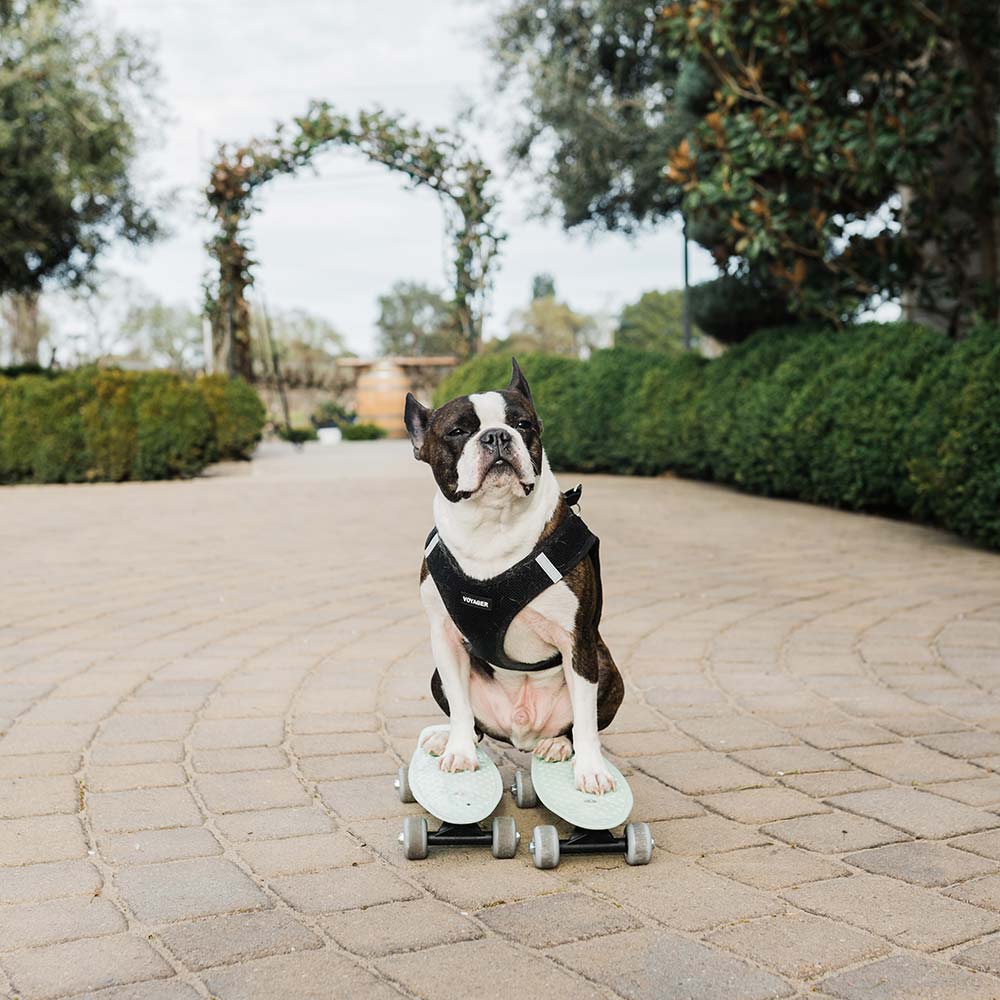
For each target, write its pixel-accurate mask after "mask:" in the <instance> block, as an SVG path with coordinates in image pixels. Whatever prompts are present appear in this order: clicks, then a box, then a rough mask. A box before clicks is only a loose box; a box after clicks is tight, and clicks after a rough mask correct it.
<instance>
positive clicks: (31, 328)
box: [3, 292, 49, 365]
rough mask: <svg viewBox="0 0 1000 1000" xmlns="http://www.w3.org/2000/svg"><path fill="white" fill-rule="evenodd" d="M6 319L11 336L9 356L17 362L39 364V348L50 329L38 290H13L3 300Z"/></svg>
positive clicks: (4, 318)
mask: <svg viewBox="0 0 1000 1000" xmlns="http://www.w3.org/2000/svg"><path fill="white" fill-rule="evenodd" d="M3 323H4V326H6V327H7V330H8V331H9V336H10V357H11V361H12V363H13V364H15V365H35V364H38V362H39V358H38V350H39V348H40V347H41V343H42V340H43V339H44V338H45V336H46V334H47V333H48V332H49V330H48V323H47V322H46V321H45V319H44V317H43V316H42V311H41V308H40V305H39V293H38V292H12V293H11V294H10V295H8V296H7V298H6V299H5V300H4V303H3Z"/></svg>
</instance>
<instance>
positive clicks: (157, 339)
mask: <svg viewBox="0 0 1000 1000" xmlns="http://www.w3.org/2000/svg"><path fill="white" fill-rule="evenodd" d="M201 323H202V319H201V316H200V315H199V314H198V313H197V312H195V311H194V310H193V309H190V308H188V307H187V306H184V305H177V304H174V305H168V304H166V303H164V302H159V301H157V300H155V299H153V300H152V301H150V300H149V298H148V297H144V301H143V303H142V304H141V305H139V304H136V305H133V306H131V307H130V308H129V310H128V312H127V313H126V314H125V320H124V323H123V324H122V333H123V335H124V336H125V337H126V338H127V339H128V340H129V341H130V342H131V343H132V347H133V351H134V352H135V353H136V355H138V356H139V357H142V358H146V359H148V360H149V361H150V362H151V363H152V364H153V365H155V366H156V367H158V368H171V369H173V370H174V371H179V372H191V371H198V370H199V369H201V368H203V367H204V365H205V347H204V343H205V342H204V337H203V335H202V329H201Z"/></svg>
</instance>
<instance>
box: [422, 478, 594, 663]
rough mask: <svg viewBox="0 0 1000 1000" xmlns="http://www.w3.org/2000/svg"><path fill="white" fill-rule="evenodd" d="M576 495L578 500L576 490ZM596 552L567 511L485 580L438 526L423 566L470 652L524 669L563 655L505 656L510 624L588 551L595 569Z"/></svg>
mask: <svg viewBox="0 0 1000 1000" xmlns="http://www.w3.org/2000/svg"><path fill="white" fill-rule="evenodd" d="M571 492H573V491H571ZM575 499H576V500H579V493H577V495H576V497H575ZM597 553H598V539H597V537H596V536H595V535H594V534H593V533H592V532H591V531H590V529H589V528H588V527H587V525H586V524H585V523H584V522H583V519H582V518H581V517H579V516H578V515H577V514H574V513H573V512H572V511H571V510H569V511H567V516H566V517H565V518H564V519H563V521H562V523H561V524H560V525H559V527H558V528H556V530H555V531H553V532H552V534H550V535H549V536H548V537H547V538H545V539H544V540H543V541H542V542H541V543H540V544H539V545H538V546H537V547H536V549H535V550H534V551H533V552H531V553H530V554H529V555H527V556H526V557H525V558H524V559H522V560H521V561H520V562H517V563H515V564H514V565H513V566H511V567H510V568H509V569H507V570H504V572H503V573H500V574H499V575H498V576H494V577H490V578H489V579H487V580H477V579H475V578H474V577H470V576H467V575H466V574H465V573H464V572H463V571H462V569H461V567H460V566H459V565H458V562H457V561H456V559H455V557H454V556H453V555H452V554H451V552H449V551H448V548H447V546H446V545H445V544H444V542H443V541H441V536H440V535H439V534H438V532H437V529H435V530H433V531H432V532H431V533H430V535H428V537H427V544H426V546H425V548H424V558H425V559H426V560H427V569H428V571H429V572H430V574H431V577H432V578H433V580H434V583H435V584H436V585H437V588H438V592H439V593H440V595H441V599H442V601H443V602H444V606H445V608H446V609H447V611H448V614H449V615H450V617H451V620H452V621H453V622H454V623H455V626H456V627H457V628H458V630H459V632H461V634H462V636H463V637H464V639H465V641H466V643H467V644H468V646H469V650H470V652H472V653H474V654H475V655H476V656H477V657H479V658H480V659H481V660H485V661H486V662H487V663H491V664H493V665H494V666H497V667H505V668H506V669H508V670H525V671H527V670H545V669H547V668H549V667H555V666H558V665H559V664H560V663H562V655H561V654H560V653H556V654H555V655H553V656H551V657H549V659H547V660H542V661H540V662H538V663H520V662H518V661H517V660H512V659H510V658H509V657H508V656H507V654H506V653H505V652H504V648H503V646H504V640H505V639H506V637H507V629H508V628H509V627H510V623H511V622H512V621H513V620H514V618H515V617H516V616H517V614H518V613H519V612H520V611H522V610H523V609H524V608H525V607H527V606H528V604H530V603H531V601H533V600H534V599H535V598H536V597H537V596H538V595H539V594H540V593H542V591H543V590H547V589H548V588H549V587H551V586H552V585H553V584H554V583H558V582H559V581H560V580H562V579H563V578H564V577H565V576H566V574H567V573H569V572H570V571H571V570H572V569H573V568H574V567H575V566H576V565H578V564H579V563H580V562H581V561H582V560H583V559H585V558H586V557H587V556H590V558H591V559H592V560H593V562H594V566H595V569H596V568H597V565H598V563H597ZM598 579H599V577H598Z"/></svg>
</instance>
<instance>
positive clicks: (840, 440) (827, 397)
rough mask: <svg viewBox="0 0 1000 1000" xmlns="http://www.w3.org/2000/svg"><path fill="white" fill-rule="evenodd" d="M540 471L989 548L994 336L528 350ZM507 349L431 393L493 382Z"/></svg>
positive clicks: (794, 331)
mask: <svg viewBox="0 0 1000 1000" xmlns="http://www.w3.org/2000/svg"><path fill="white" fill-rule="evenodd" d="M522 367H523V368H524V370H525V373H526V375H527V376H528V379H529V381H530V382H531V386H532V392H533V394H534V396H535V401H536V403H537V405H538V408H539V412H540V414H541V416H542V418H543V420H544V422H545V434H544V440H545V445H546V450H547V452H548V454H549V458H550V460H551V462H552V465H553V467H555V468H557V469H560V468H561V469H579V470H585V471H610V472H624V473H640V474H657V473H660V472H664V471H667V470H670V471H673V472H676V473H678V474H680V475H687V476H695V477H699V478H704V479H714V480H717V481H719V482H723V483H730V484H733V485H735V486H739V487H740V488H742V489H746V490H748V491H752V492H755V493H762V494H765V495H773V496H784V497H792V498H796V499H801V500H808V501H810V502H814V503H825V504H830V505H833V506H838V507H847V508H849V509H853V510H870V511H876V512H881V513H887V514H894V515H905V516H910V517H915V518H917V519H920V520H926V521H930V522H934V523H938V524H942V525H944V526H946V527H949V528H952V529H954V530H955V531H958V532H959V533H961V534H963V535H965V536H967V537H969V538H973V539H975V540H976V541H978V542H981V543H984V544H987V545H991V546H994V547H997V548H1000V432H998V430H997V428H1000V331H998V330H997V329H996V328H990V327H984V328H982V329H979V330H977V331H976V332H975V333H973V334H972V335H971V336H969V337H968V338H967V339H965V340H963V341H960V342H957V343H954V342H952V341H949V340H947V339H946V338H944V337H943V336H941V335H940V334H938V333H935V332H933V331H930V330H926V329H924V328H921V327H918V326H914V325H912V324H907V323H892V324H867V325H864V326H858V327H854V328H852V329H849V330H847V331H842V332H838V331H831V330H814V329H813V330H810V329H805V328H801V327H799V328H794V327H793V328H783V329H778V330H768V331H762V332H760V333H758V334H756V335H754V336H753V337H751V338H750V339H749V340H747V341H745V342H744V343H742V344H739V345H737V346H735V347H733V348H732V349H731V350H729V351H727V352H726V353H725V354H724V355H723V356H722V357H721V358H719V359H717V360H715V361H705V360H704V359H701V358H697V357H692V356H690V355H687V356H683V355H680V356H676V357H672V356H670V355H663V354H644V353H642V352H638V351H628V350H612V351H598V352H596V353H595V354H594V356H593V357H592V358H591V359H590V360H589V361H586V362H580V361H572V360H569V359H566V358H552V357H549V358H546V357H544V356H538V355H534V356H528V357H526V358H524V359H523V363H522ZM508 377H509V360H508V359H506V358H497V357H493V356H491V357H487V358H481V359H477V360H475V361H473V362H470V363H468V364H466V365H463V366H462V367H461V368H459V369H457V370H456V371H455V372H453V373H452V374H451V375H450V376H449V377H448V378H447V379H446V380H445V381H444V382H443V383H442V384H441V386H440V388H439V390H438V393H437V394H436V397H435V401H436V402H437V403H439V404H440V403H441V402H443V401H444V400H445V399H448V398H451V397H453V396H455V395H459V394H463V393H468V392H474V391H483V390H487V389H497V388H502V387H503V386H504V385H506V383H507V379H508Z"/></svg>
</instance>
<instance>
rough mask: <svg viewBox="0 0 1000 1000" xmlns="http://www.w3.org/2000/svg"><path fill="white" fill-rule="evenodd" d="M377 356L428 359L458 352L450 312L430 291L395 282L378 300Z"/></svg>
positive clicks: (425, 286)
mask: <svg viewBox="0 0 1000 1000" xmlns="http://www.w3.org/2000/svg"><path fill="white" fill-rule="evenodd" d="M377 326H378V340H377V349H378V353H379V354H380V355H383V356H385V355H398V356H401V357H428V356H430V355H435V354H453V353H454V352H455V350H456V348H457V346H458V345H457V343H456V336H455V323H454V317H453V315H452V308H451V305H450V303H449V302H448V300H447V299H445V297H444V296H443V295H442V294H441V293H440V292H438V291H436V290H435V289H433V288H428V287H427V285H422V284H419V283H417V282H411V281H397V282H396V283H395V284H394V285H393V286H392V288H391V289H390V290H389V291H388V292H386V294H385V295H380V296H379V297H378V320H377Z"/></svg>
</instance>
